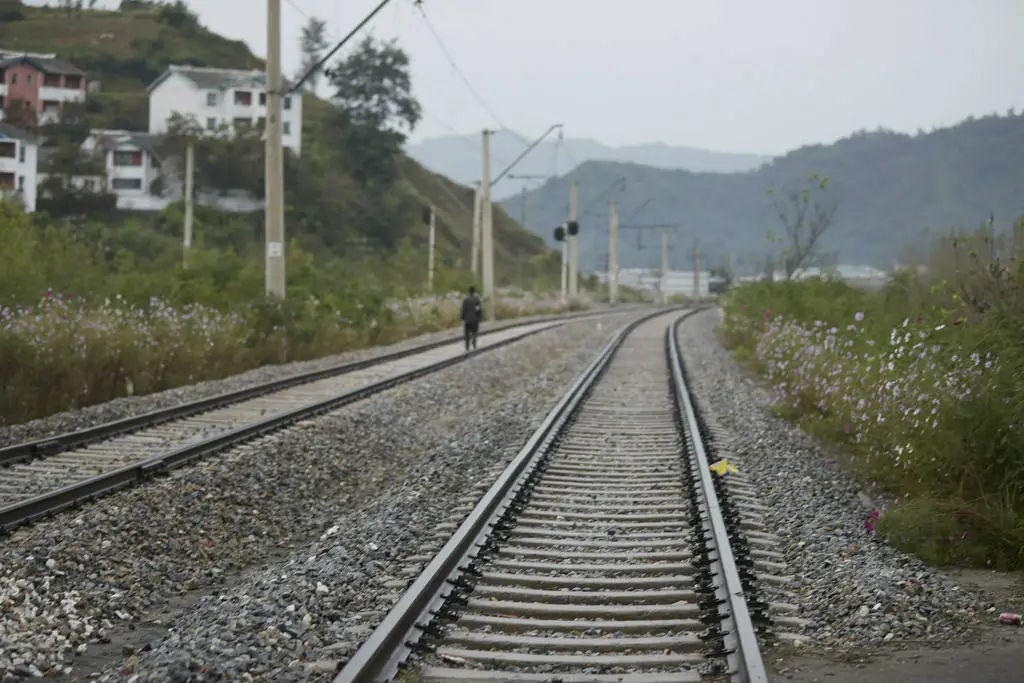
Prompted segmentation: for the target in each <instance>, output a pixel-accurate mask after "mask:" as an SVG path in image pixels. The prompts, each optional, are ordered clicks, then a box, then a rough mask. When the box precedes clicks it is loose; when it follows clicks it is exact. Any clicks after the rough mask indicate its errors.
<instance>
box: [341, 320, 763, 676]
mask: <svg viewBox="0 0 1024 683" xmlns="http://www.w3.org/2000/svg"><path fill="white" fill-rule="evenodd" d="M682 317H685V314H684V315H683V316H682ZM682 317H681V316H680V314H679V313H678V312H676V313H671V314H659V315H657V316H655V317H650V316H649V317H647V318H645V319H642V320H640V321H637V322H635V323H633V324H631V325H629V326H627V327H626V328H624V329H623V330H622V331H620V332H619V333H618V335H617V336H616V337H615V338H614V339H613V340H612V341H611V342H610V343H609V345H608V346H607V347H606V348H605V349H604V350H603V351H602V353H601V354H600V355H599V357H598V358H597V359H596V360H595V362H594V363H593V364H592V365H591V366H590V367H589V368H588V369H587V370H586V371H585V372H584V373H583V375H582V376H581V377H580V379H579V380H578V381H577V382H576V383H575V384H574V385H573V386H572V387H571V388H570V390H569V392H568V393H567V394H566V395H565V396H564V397H563V399H562V400H561V402H560V403H559V405H558V406H556V408H555V409H554V410H553V411H552V412H551V413H550V414H549V415H548V417H547V418H546V419H545V421H544V423H543V424H542V425H541V427H540V428H539V429H538V431H537V432H536V433H535V434H534V435H533V436H532V437H531V439H530V440H529V442H528V443H527V445H526V446H525V447H524V449H523V450H522V451H521V452H520V454H519V455H518V456H517V457H516V458H515V459H514V460H513V461H512V463H510V465H509V466H508V468H507V469H506V470H505V471H504V472H503V473H502V474H501V476H500V477H499V478H498V480H497V481H496V482H495V484H494V485H493V486H492V487H491V489H490V490H489V491H488V492H487V494H486V495H485V496H484V497H483V498H482V499H481V500H480V502H479V503H478V505H477V506H476V508H474V509H473V511H472V512H470V514H469V515H468V516H467V517H466V518H465V520H464V521H463V522H462V525H461V526H460V527H459V528H458V530H457V531H456V532H455V534H454V535H453V536H452V537H451V539H449V541H448V542H447V544H446V545H445V546H444V548H442V549H441V551H440V552H439V553H438V554H437V555H436V556H435V557H434V558H433V559H432V560H431V561H430V562H429V564H428V565H427V566H426V568H425V570H424V571H423V573H422V574H421V575H420V576H419V577H418V578H416V579H415V581H413V582H412V584H411V585H410V587H409V588H408V590H407V591H406V593H405V594H404V595H403V596H402V597H401V598H400V599H399V601H398V602H397V603H396V604H395V606H394V607H393V608H392V610H391V611H390V612H389V613H388V614H387V616H386V617H385V618H384V620H383V622H382V623H381V624H380V626H379V627H378V628H377V629H376V630H375V631H374V632H373V633H372V634H371V636H370V637H369V639H368V640H367V641H366V642H365V643H364V644H363V646H362V647H361V648H360V649H359V650H358V651H357V652H356V653H355V654H354V655H353V657H352V658H351V659H350V660H349V661H348V663H347V664H346V666H345V667H344V668H343V669H342V670H341V672H340V673H339V674H338V676H337V678H336V679H335V683H343V682H352V681H358V682H360V683H363V682H369V681H387V680H392V679H394V678H395V677H396V676H397V679H398V680H402V681H405V680H409V681H462V682H467V681H473V682H479V683H491V682H495V681H510V682H517V681H549V682H551V683H555V682H561V683H569V682H570V681H571V682H573V683H582V682H584V681H587V682H590V683H603V682H611V681H615V682H618V683H653V682H655V681H659V682H665V683H672V682H675V683H680V682H690V681H709V680H717V681H729V682H730V683H762V682H764V681H766V680H767V677H766V674H765V670H764V666H763V664H762V661H761V655H760V652H759V648H758V642H757V630H758V629H757V627H756V626H755V623H756V622H762V621H764V619H765V617H764V610H765V606H764V605H762V604H761V603H759V602H758V600H757V593H756V580H755V579H756V577H755V575H754V572H753V570H754V568H755V566H756V562H752V561H751V558H750V552H749V544H748V541H747V539H746V537H745V534H744V533H743V528H744V526H745V525H746V524H747V522H748V520H747V518H746V517H745V516H744V514H743V512H742V511H741V510H737V509H736V508H735V507H734V506H732V505H731V504H730V502H729V500H728V493H727V492H726V491H725V489H724V488H723V486H722V485H721V482H716V481H714V480H713V476H714V475H712V473H711V472H710V471H709V467H708V465H709V463H708V454H707V452H706V450H705V446H704V434H703V433H702V432H703V431H704V428H703V427H702V425H701V422H700V420H699V416H698V415H697V413H696V412H695V410H694V405H693V403H692V401H691V397H690V396H689V394H688V391H687V388H686V383H685V377H684V374H683V371H682V366H681V360H680V353H679V349H678V344H677V341H676V337H675V334H674V330H675V327H676V325H677V324H678V322H679V321H680V320H681V319H682ZM720 495H721V496H722V500H720V498H719V496H720ZM748 603H749V604H748Z"/></svg>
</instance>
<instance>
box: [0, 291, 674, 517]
mask: <svg viewBox="0 0 1024 683" xmlns="http://www.w3.org/2000/svg"><path fill="white" fill-rule="evenodd" d="M660 312H663V311H660ZM591 315H596V314H591ZM605 315H607V313H605ZM651 315H654V314H651ZM529 324H530V325H537V324H543V321H533V322H532V323H529ZM521 326H523V325H509V326H506V327H504V328H502V329H503V330H509V329H514V328H515V327H521ZM557 326H558V325H555V326H554V327H557ZM554 327H551V326H549V327H543V328H540V329H537V330H533V331H528V332H524V333H523V334H521V335H519V336H516V337H511V338H509V339H505V340H502V341H499V342H496V343H494V344H491V345H488V346H486V347H483V348H480V349H474V350H472V351H469V352H467V353H465V354H459V355H457V356H453V357H451V358H447V359H444V360H441V361H437V362H435V363H432V364H430V365H426V366H423V367H420V368H416V369H414V370H411V371H408V372H405V373H402V374H400V375H396V376H393V377H389V378H386V379H383V380H380V381H377V382H374V383H372V384H368V385H365V386H362V387H359V388H357V389H353V390H351V391H348V392H345V393H342V394H338V395H335V396H332V397H329V398H327V399H321V400H317V401H314V402H311V403H308V404H306V405H302V406H299V407H298V408H294V409H291V410H287V411H284V412H281V413H278V414H275V415H272V416H270V417H268V418H265V419H263V420H260V421H257V422H252V423H249V424H246V425H243V426H241V427H237V428H235V429H231V430H229V431H226V432H223V433H221V434H217V435H215V436H212V437H209V438H207V439H204V440H202V441H198V442H195V443H191V444H188V445H185V446H180V447H178V448H175V449H173V450H169V451H167V452H164V453H161V454H159V455H156V456H154V457H151V458H148V459H145V460H141V461H139V462H135V463H132V464H130V465H126V466H123V467H120V468H117V469H113V470H110V471H109V472H104V473H102V474H99V475H97V476H95V477H91V478H89V479H83V480H80V481H77V482H75V483H73V484H70V485H68V486H64V487H62V488H59V489H54V490H52V491H48V492H46V493H43V494H40V495H38V496H34V497H32V498H28V499H26V500H21V501H18V502H16V503H13V504H11V505H8V506H5V507H0V534H3V533H9V532H10V531H11V530H12V529H14V528H16V527H18V526H21V525H23V524H26V523H29V522H32V521H34V520H36V519H39V518H41V517H46V516H49V515H52V514H55V513H57V512H60V511H62V510H65V509H67V508H69V507H73V506H75V505H78V504H80V503H83V502H86V501H89V500H92V499H95V498H99V497H101V496H104V495H108V494H110V493H113V492H115V491H118V490H120V489H123V488H127V487H129V486H134V485H137V484H140V483H142V482H145V481H147V480H150V479H152V478H153V477H155V476H158V475H160V474H164V473H166V472H169V471H170V470H172V469H176V468H178V467H181V466H182V465H185V464H187V463H189V462H192V461H194V460H197V459H199V458H202V457H205V456H208V455H212V454H214V453H217V452H220V451H223V450H225V449H227V448H230V447H232V446H236V445H238V444H241V443H243V442H245V441H248V440H250V439H253V438H257V437H260V436H263V435H265V434H267V433H269V432H272V431H274V430H277V429H280V428H282V427H285V426H287V425H290V424H292V423H295V422H299V421H301V420H304V419H307V418H309V417H312V416H315V415H320V414H323V413H326V412H330V411H332V410H336V409H338V408H341V407H343V406H345V405H348V404H350V403H354V402H356V401H360V400H362V399H365V398H367V397H369V396H372V395H373V394H377V393H380V392H382V391H385V390H387V389H391V388H392V387H395V386H398V385H399V384H404V383H406V382H409V381H411V380H414V379H418V378H420V377H423V376H426V375H429V374H432V373H434V372H437V371H439V370H442V369H444V368H447V367H449V366H452V365H455V364H457V363H461V362H462V361H464V360H466V359H468V358H472V357H475V356H477V355H479V354H481V353H487V352H488V351H491V350H493V349H498V348H502V347H504V346H507V345H509V344H512V343H513V342H517V341H521V340H523V339H526V338H528V337H531V336H533V335H535V334H539V333H541V332H544V331H546V330H551V329H554ZM497 331H498V330H495V332H497ZM443 343H444V344H451V343H453V342H451V341H448V342H443ZM437 345H438V344H437V343H432V344H431V345H430V347H431V348H436V346H437ZM428 350H429V349H428ZM419 351H420V352H421V353H422V352H423V348H420V349H419ZM399 353H401V354H404V355H410V354H409V353H407V352H399Z"/></svg>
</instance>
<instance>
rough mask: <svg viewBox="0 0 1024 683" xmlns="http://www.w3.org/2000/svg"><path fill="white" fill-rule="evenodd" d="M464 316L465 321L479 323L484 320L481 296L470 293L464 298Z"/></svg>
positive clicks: (462, 316) (463, 320)
mask: <svg viewBox="0 0 1024 683" xmlns="http://www.w3.org/2000/svg"><path fill="white" fill-rule="evenodd" d="M459 317H460V318H462V322H464V323H478V322H480V321H481V320H483V317H484V306H483V304H482V303H480V297H478V296H477V295H476V294H470V295H469V296H467V297H466V298H465V299H463V300H462V315H461V316H459Z"/></svg>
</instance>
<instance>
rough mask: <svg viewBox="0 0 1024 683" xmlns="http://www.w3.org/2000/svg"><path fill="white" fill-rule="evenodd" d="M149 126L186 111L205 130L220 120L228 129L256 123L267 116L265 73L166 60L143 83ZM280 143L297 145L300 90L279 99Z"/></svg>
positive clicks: (297, 148) (159, 127)
mask: <svg viewBox="0 0 1024 683" xmlns="http://www.w3.org/2000/svg"><path fill="white" fill-rule="evenodd" d="M148 91H149V132H150V133H153V134H160V133H165V132H166V131H167V121H168V119H170V118H171V115H172V114H174V113H178V114H181V115H184V116H192V117H194V118H195V120H196V121H198V123H199V124H200V125H201V126H202V127H203V128H205V129H206V130H208V131H210V132H211V133H213V132H216V131H218V130H220V129H221V127H222V126H224V125H225V124H226V125H227V126H228V127H229V128H230V129H231V130H234V131H238V130H240V129H242V128H250V127H252V126H256V127H260V128H262V127H263V126H264V125H265V124H266V117H267V76H266V73H264V72H262V71H242V70H238V69H211V68H204V67H195V66H177V65H172V66H169V67H168V68H167V71H165V72H164V73H163V75H161V76H160V78H158V79H156V81H154V82H153V83H152V84H151V85H150V86H149V88H148ZM281 106H282V117H281V121H282V135H281V140H282V144H283V145H284V146H285V147H287V148H289V149H291V150H292V151H293V152H295V154H299V153H300V152H301V150H302V96H301V95H300V94H299V93H295V94H292V95H287V96H285V97H284V99H283V102H282V105H281Z"/></svg>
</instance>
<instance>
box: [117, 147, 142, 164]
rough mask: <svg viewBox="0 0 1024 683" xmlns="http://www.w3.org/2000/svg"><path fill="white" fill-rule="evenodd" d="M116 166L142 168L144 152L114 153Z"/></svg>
mask: <svg viewBox="0 0 1024 683" xmlns="http://www.w3.org/2000/svg"><path fill="white" fill-rule="evenodd" d="M114 166H142V152H132V151H116V152H114Z"/></svg>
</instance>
